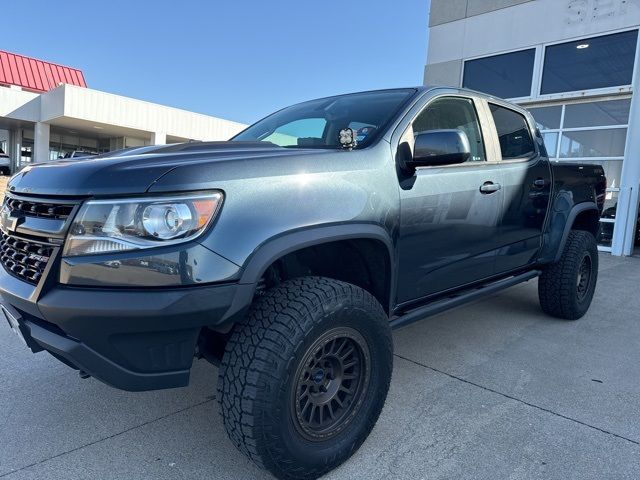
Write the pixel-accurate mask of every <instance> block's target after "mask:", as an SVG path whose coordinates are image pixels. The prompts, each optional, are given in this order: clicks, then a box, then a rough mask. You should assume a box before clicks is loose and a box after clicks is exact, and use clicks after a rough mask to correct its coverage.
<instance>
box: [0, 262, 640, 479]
mask: <svg viewBox="0 0 640 480" xmlns="http://www.w3.org/2000/svg"><path fill="white" fill-rule="evenodd" d="M639 284H640V259H637V258H632V259H624V260H621V259H617V258H613V257H610V256H608V255H604V256H602V260H601V271H600V283H599V286H598V290H597V292H596V299H595V301H594V305H593V307H592V308H591V310H590V312H589V314H588V315H587V316H586V317H585V318H584V319H582V320H580V321H578V322H564V321H558V320H554V319H551V318H548V317H545V316H544V315H543V314H541V312H540V310H539V308H538V304H537V296H536V284H535V282H529V283H527V284H524V285H521V286H517V287H515V288H512V289H510V290H508V291H506V292H504V293H501V294H499V295H497V296H495V297H493V298H490V299H485V300H482V301H480V302H477V303H475V304H472V305H469V306H465V307H462V308H459V309H457V310H455V311H451V312H447V313H445V314H442V315H439V316H436V317H432V318H430V319H427V320H425V321H423V322H420V323H417V324H414V325H412V326H410V327H407V328H405V329H403V330H400V331H398V332H396V333H395V335H394V340H395V351H396V357H395V368H394V375H393V382H392V388H391V391H390V394H389V398H388V400H387V404H386V407H385V409H384V411H383V413H382V416H381V418H380V421H379V422H378V424H377V426H376V428H375V429H374V431H373V433H372V435H371V437H370V438H369V439H368V440H367V441H366V442H365V444H364V445H363V447H362V448H361V449H360V450H359V451H358V452H357V453H356V455H355V456H354V457H353V458H352V459H351V460H350V461H349V462H347V463H346V464H345V465H343V466H342V467H341V468H339V469H338V470H336V471H334V472H333V473H331V474H330V475H328V476H327V477H326V478H330V479H342V478H354V479H355V478H363V479H364V478H366V479H400V478H406V479H440V478H442V479H444V478H446V479H452V478H473V479H491V480H494V479H502V478H505V479H506V478H509V479H525V478H532V479H533V478H535V479H539V478H545V479H563V480H564V479H569V478H575V479H590V478H592V479H605V478H612V479H614V478H615V479H620V478H629V479H637V478H638V472H640V422H639V421H638V419H639V418H640V348H639V347H640V290H639V288H638V285H639ZM0 359H1V365H2V368H1V369H0V478H7V479H8V480H18V479H32V478H38V479H58V478H60V479H85V478H100V479H138V478H139V479H150V478H154V479H155V478H162V479H164V478H167V479H170V478H188V479H200V478H202V479H212V478H215V479H237V478H269V477H268V476H266V475H265V474H263V473H262V472H261V471H259V470H258V469H256V468H255V467H253V465H252V464H251V463H250V462H249V461H247V460H246V459H245V458H244V457H243V456H242V455H241V454H239V453H238V452H236V450H235V449H234V447H233V446H232V445H231V443H230V442H229V441H228V440H227V438H226V436H225V434H224V431H223V427H222V422H221V419H220V417H219V415H218V407H217V404H216V401H215V397H214V395H215V382H216V374H217V370H216V369H215V368H214V367H212V366H209V365H208V364H206V363H205V362H198V363H197V364H196V365H195V368H194V371H193V376H192V384H191V385H190V386H189V387H188V388H182V389H176V390H171V391H163V392H150V393H138V394H134V393H125V392H120V391H117V390H114V389H111V388H109V387H107V386H104V385H102V384H101V383H99V382H97V381H96V380H94V379H88V380H81V379H80V378H79V377H78V376H77V374H75V373H74V372H73V371H72V370H70V369H68V368H67V367H65V366H64V365H62V364H60V363H59V362H57V361H56V360H55V359H53V358H52V357H50V356H48V355H47V354H44V353H41V354H38V355H33V354H31V353H29V352H27V351H26V350H25V348H24V347H23V346H22V344H20V343H19V341H18V339H17V338H16V337H15V336H14V335H13V333H12V332H11V331H10V330H9V328H8V327H5V326H4V325H0Z"/></svg>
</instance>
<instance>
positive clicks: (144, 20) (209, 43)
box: [0, 0, 429, 123]
mask: <svg viewBox="0 0 640 480" xmlns="http://www.w3.org/2000/svg"><path fill="white" fill-rule="evenodd" d="M3 3H4V4H3V6H2V11H3V20H4V21H3V22H2V41H0V49H1V50H6V51H9V52H14V53H19V54H22V55H26V56H31V57H36V58H40V59H42V60H47V61H50V62H54V63H60V64H63V65H68V66H72V67H76V68H79V69H81V70H82V71H83V73H84V75H85V79H86V81H87V84H88V86H89V87H90V88H94V89H96V90H102V91H106V92H111V93H115V94H119V95H124V96H128V97H134V98H138V99H142V100H148V101H151V102H156V103H160V104H163V105H169V106H172V107H177V108H183V109H186V110H191V111H194V112H200V113H204V114H207V115H213V116H216V117H221V118H225V119H228V120H235V121H238V122H243V123H253V122H254V121H256V120H258V119H259V118H261V117H263V116H265V115H267V114H269V113H271V112H273V111H275V110H277V109H279V108H282V107H284V106H287V105H290V104H293V103H296V102H300V101H303V100H309V99H312V98H317V97H322V96H327V95H332V94H338V93H347V92H353V91H359V90H367V89H376V88H387V87H404V86H414V85H421V84H422V76H423V69H424V64H425V60H426V52H427V24H428V12H429V0H386V1H385V0H366V1H364V0H360V1H353V0H351V1H336V0H316V1H309V0H253V1H248V0H226V1H222V0H208V1H207V0H197V1H196V0H181V1H178V0H128V1H124V0H108V1H100V2H98V1H95V0H94V1H91V0H59V1H51V0H20V1H13V2H6V3H5V2H3Z"/></svg>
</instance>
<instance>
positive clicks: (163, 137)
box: [151, 132, 167, 145]
mask: <svg viewBox="0 0 640 480" xmlns="http://www.w3.org/2000/svg"><path fill="white" fill-rule="evenodd" d="M166 144H167V134H166V133H163V132H151V145H166Z"/></svg>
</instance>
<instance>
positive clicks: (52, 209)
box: [6, 198, 75, 220]
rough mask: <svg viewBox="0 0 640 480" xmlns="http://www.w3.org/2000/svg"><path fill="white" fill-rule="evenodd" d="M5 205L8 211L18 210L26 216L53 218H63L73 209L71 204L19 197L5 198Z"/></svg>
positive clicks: (67, 216)
mask: <svg viewBox="0 0 640 480" xmlns="http://www.w3.org/2000/svg"><path fill="white" fill-rule="evenodd" d="M6 206H7V207H8V209H9V211H10V212H20V214H22V215H24V216H27V217H40V218H54V219H56V220H65V219H67V218H69V215H71V212H72V211H73V207H74V206H75V205H73V204H65V203H48V202H44V203H42V202H33V201H30V200H24V199H21V198H7V201H6Z"/></svg>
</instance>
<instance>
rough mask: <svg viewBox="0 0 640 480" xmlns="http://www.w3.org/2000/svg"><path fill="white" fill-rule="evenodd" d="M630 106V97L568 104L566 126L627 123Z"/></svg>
mask: <svg viewBox="0 0 640 480" xmlns="http://www.w3.org/2000/svg"><path fill="white" fill-rule="evenodd" d="M557 108H561V107H557ZM630 108H631V99H630V98H627V99H624V100H609V101H605V102H589V103H575V104H573V105H567V107H566V110H565V112H564V128H579V127H597V126H599V125H626V124H627V123H628V122H629V109H630ZM559 124H560V122H558V127H559V126H560V125H559ZM558 127H553V128H558ZM547 128H551V127H547Z"/></svg>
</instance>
